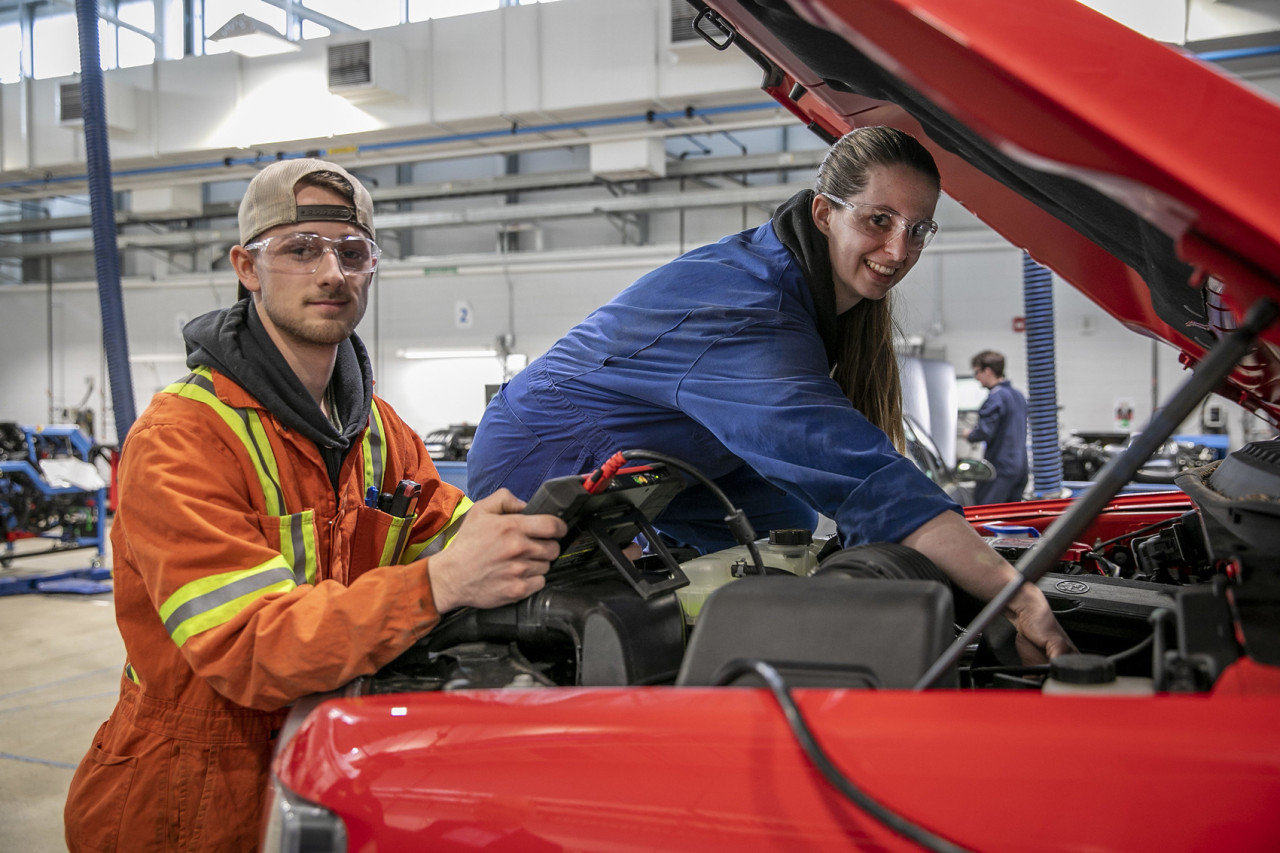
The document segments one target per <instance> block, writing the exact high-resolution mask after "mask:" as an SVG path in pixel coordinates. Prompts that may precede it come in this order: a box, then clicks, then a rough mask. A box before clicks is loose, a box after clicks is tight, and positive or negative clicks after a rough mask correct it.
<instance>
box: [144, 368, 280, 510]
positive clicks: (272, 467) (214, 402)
mask: <svg viewBox="0 0 1280 853" xmlns="http://www.w3.org/2000/svg"><path fill="white" fill-rule="evenodd" d="M162 393H165V394H176V395H177V396H179V397H186V398H187V399H190V400H196V401H198V402H201V403H204V404H205V405H206V406H208V407H209V408H211V409H213V411H214V412H215V413H217V415H218V417H220V418H222V420H223V423H225V424H226V425H227V426H228V427H230V429H231V431H232V432H234V433H235V434H236V437H237V438H239V439H240V443H241V444H243V445H244V449H245V451H247V452H248V454H249V459H250V460H251V461H252V462H253V468H254V471H255V472H256V473H257V475H258V484H259V485H260V486H262V495H263V501H264V503H265V505H266V511H267V512H266V514H267V515H281V514H283V512H284V495H283V493H282V492H281V490H280V474H279V471H278V470H277V468H276V460H275V455H274V454H273V453H272V452H271V444H270V442H268V441H267V436H266V431H265V430H264V429H263V427H262V421H261V419H260V418H259V417H258V413H257V412H248V413H246V412H244V411H242V410H240V409H236V408H233V407H231V406H228V405H227V404H226V403H224V402H222V401H221V400H219V399H218V397H217V395H216V394H214V393H213V372H212V371H211V370H210V369H209V368H207V367H197V368H196V369H195V370H194V371H192V372H191V373H190V374H188V375H187V376H185V377H184V378H182V379H179V380H178V381H177V382H174V383H173V384H172V385H169V386H168V387H166V388H165V389H164V391H163V392H162Z"/></svg>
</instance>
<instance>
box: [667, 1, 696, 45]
mask: <svg viewBox="0 0 1280 853" xmlns="http://www.w3.org/2000/svg"><path fill="white" fill-rule="evenodd" d="M696 17H698V10H697V9H695V8H694V7H693V4H692V3H689V2H687V0H671V30H670V37H671V46H672V47H683V46H685V45H687V44H702V43H703V41H702V36H700V35H698V33H697V31H696V30H694V28H693V20H694V18H696Z"/></svg>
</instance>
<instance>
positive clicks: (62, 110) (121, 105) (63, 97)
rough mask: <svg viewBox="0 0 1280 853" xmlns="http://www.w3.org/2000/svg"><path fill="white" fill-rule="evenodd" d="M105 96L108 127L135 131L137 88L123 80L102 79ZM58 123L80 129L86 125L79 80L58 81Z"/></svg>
mask: <svg viewBox="0 0 1280 853" xmlns="http://www.w3.org/2000/svg"><path fill="white" fill-rule="evenodd" d="M102 95H103V99H104V109H105V112H106V119H107V128H108V130H117V131H125V132H128V133H132V132H133V131H134V130H136V129H137V126H138V120H137V111H138V103H137V90H136V89H134V88H133V87H132V86H126V85H124V84H122V83H113V82H112V81H110V80H106V79H104V80H103V81H102ZM54 112H55V113H56V114H57V116H58V125H59V126H61V127H69V128H73V129H77V130H78V129H80V128H83V127H84V103H83V102H82V101H81V96H80V81H79V80H72V81H70V82H66V83H59V84H58V101H57V103H56V104H55V105H54Z"/></svg>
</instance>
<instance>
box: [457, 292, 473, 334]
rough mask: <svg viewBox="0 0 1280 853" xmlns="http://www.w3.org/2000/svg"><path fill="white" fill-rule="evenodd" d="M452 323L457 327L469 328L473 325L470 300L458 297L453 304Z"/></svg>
mask: <svg viewBox="0 0 1280 853" xmlns="http://www.w3.org/2000/svg"><path fill="white" fill-rule="evenodd" d="M453 325H455V326H457V327H458V328H459V329H469V328H471V327H472V326H474V325H475V315H474V314H473V313H472V311H471V303H470V302H467V301H465V300H461V299H460V300H458V301H457V302H455V303H454V304H453Z"/></svg>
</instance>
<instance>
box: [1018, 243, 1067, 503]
mask: <svg viewBox="0 0 1280 853" xmlns="http://www.w3.org/2000/svg"><path fill="white" fill-rule="evenodd" d="M1022 298H1023V303H1024V310H1025V312H1026V315H1027V389H1028V392H1029V394H1028V398H1029V399H1028V403H1027V421H1028V423H1029V425H1030V427H1031V471H1032V474H1033V475H1034V482H1035V487H1034V489H1035V496H1036V497H1037V498H1056V497H1060V496H1061V495H1062V450H1061V449H1060V448H1059V446H1058V383H1057V377H1056V375H1055V372H1054V367H1055V351H1054V350H1055V347H1054V339H1053V275H1052V273H1050V272H1049V270H1047V269H1046V268H1044V267H1042V266H1040V265H1039V264H1038V263H1036V262H1035V261H1033V260H1032V259H1031V256H1030V255H1029V254H1027V253H1026V252H1023V253H1022Z"/></svg>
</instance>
